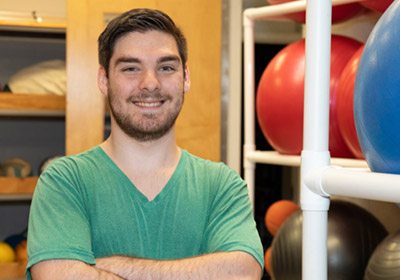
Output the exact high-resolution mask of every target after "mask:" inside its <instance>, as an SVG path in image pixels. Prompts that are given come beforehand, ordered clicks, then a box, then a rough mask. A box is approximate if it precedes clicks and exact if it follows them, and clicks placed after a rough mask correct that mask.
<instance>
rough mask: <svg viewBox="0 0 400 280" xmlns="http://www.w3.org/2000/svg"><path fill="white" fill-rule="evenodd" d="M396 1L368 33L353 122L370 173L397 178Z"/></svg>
mask: <svg viewBox="0 0 400 280" xmlns="http://www.w3.org/2000/svg"><path fill="white" fill-rule="evenodd" d="M399 22H400V1H395V2H393V4H392V5H391V6H390V7H389V8H388V9H387V10H386V12H385V13H384V14H383V15H382V16H381V18H380V19H379V21H378V23H377V24H376V25H375V27H374V29H373V30H372V32H371V34H370V36H369V38H368V41H367V43H366V44H365V48H364V51H363V54H362V56H361V59H360V63H359V65H358V71H357V76H356V81H355V86H354V120H355V125H356V130H357V136H358V140H359V142H360V146H361V149H362V152H363V154H364V157H365V159H366V161H367V163H368V166H369V167H370V169H371V170H372V171H374V172H385V173H395V174H400V149H399V146H400V76H399V65H400V51H399V46H400V28H399V26H400V25H399Z"/></svg>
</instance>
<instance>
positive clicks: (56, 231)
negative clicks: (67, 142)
mask: <svg viewBox="0 0 400 280" xmlns="http://www.w3.org/2000/svg"><path fill="white" fill-rule="evenodd" d="M54 165H56V166H58V167H59V168H58V169H56V168H54ZM65 167H66V166H65V162H63V161H62V160H61V161H58V162H55V163H53V164H52V165H51V166H50V167H49V168H47V169H46V170H45V172H44V173H43V174H42V175H41V177H40V179H39V181H38V184H37V186H36V189H35V192H34V195H33V199H32V204H31V210H30V216H29V226H28V265H27V277H28V279H30V271H29V269H30V267H32V266H33V265H34V264H36V263H38V262H40V261H43V260H49V259H74V260H80V261H83V262H86V263H88V264H94V263H95V259H94V256H93V254H92V250H91V238H90V225H89V220H88V217H87V214H86V211H85V205H84V202H83V199H82V194H81V193H80V190H79V187H78V186H79V184H78V183H77V182H76V181H77V180H76V177H74V176H71V174H68V173H69V172H68V169H66V168H65ZM60 170H64V171H62V172H61V171H60Z"/></svg>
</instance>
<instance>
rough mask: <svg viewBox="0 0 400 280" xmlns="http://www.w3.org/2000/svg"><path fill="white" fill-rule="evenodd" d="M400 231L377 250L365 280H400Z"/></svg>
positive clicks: (370, 262) (383, 242)
mask: <svg viewBox="0 0 400 280" xmlns="http://www.w3.org/2000/svg"><path fill="white" fill-rule="evenodd" d="M399 256H400V231H397V232H394V233H392V234H391V235H389V236H388V237H386V238H385V239H384V240H383V241H382V242H381V243H380V244H379V246H378V247H377V248H376V249H375V251H374V253H373V254H372V256H371V258H370V259H369V262H368V266H367V269H366V270H365V276H364V280H397V279H400V258H399Z"/></svg>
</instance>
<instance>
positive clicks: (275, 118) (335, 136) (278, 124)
mask: <svg viewBox="0 0 400 280" xmlns="http://www.w3.org/2000/svg"><path fill="white" fill-rule="evenodd" d="M331 42H332V44H331V78H330V116H329V118H330V124H329V150H330V153H331V156H333V157H350V158H352V157H353V155H352V153H351V152H350V150H349V148H347V145H346V144H345V142H344V140H343V138H342V135H341V133H340V130H339V127H338V124H337V116H336V91H337V85H338V80H339V78H340V75H341V73H342V70H343V68H344V67H345V65H346V63H347V61H348V60H349V59H350V57H351V56H352V55H353V54H354V53H355V52H356V51H357V50H358V48H359V47H360V46H361V43H360V42H358V41H355V40H353V39H350V38H347V37H344V36H339V35H333V36H332V40H331ZM304 54H305V40H304V39H302V40H299V41H296V42H294V43H292V44H289V45H288V46H286V47H285V48H283V49H282V50H281V51H280V52H279V53H278V54H277V55H276V56H275V57H274V58H273V59H272V60H271V61H270V63H269V64H268V65H267V67H266V68H265V70H264V73H263V74H262V76H261V79H260V82H259V84H258V89H257V99H256V109H257V118H258V122H259V124H260V128H261V131H262V132H263V134H264V136H265V138H266V139H267V141H268V142H269V144H270V145H271V146H272V147H273V148H274V149H275V150H276V151H278V152H279V153H281V154H291V155H299V154H300V152H301V150H302V148H303V111H304V110H303V104H304V101H303V99H304V68H305V55H304Z"/></svg>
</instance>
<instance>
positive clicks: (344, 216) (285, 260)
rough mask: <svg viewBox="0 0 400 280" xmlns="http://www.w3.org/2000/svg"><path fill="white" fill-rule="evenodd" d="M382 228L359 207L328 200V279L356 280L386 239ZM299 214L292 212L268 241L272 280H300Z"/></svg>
mask: <svg viewBox="0 0 400 280" xmlns="http://www.w3.org/2000/svg"><path fill="white" fill-rule="evenodd" d="M386 235H387V232H386V229H385V228H384V227H383V225H382V224H381V223H380V222H379V221H378V220H377V219H376V218H375V217H374V216H373V215H371V214H370V213H369V212H367V211H366V210H364V209H363V208H361V207H359V206H357V205H355V204H353V203H350V202H345V201H335V200H332V202H331V207H330V210H329V212H328V279H329V280H339V279H340V280H357V279H362V278H363V276H364V271H365V268H366V267H367V264H368V260H369V258H370V256H371V254H372V253H373V251H374V249H375V248H376V246H377V245H378V244H379V243H380V242H381V241H382V240H383V239H384V238H385V237H386ZM301 256H302V211H301V210H299V211H296V212H295V213H293V214H292V215H291V216H290V217H289V218H288V219H287V220H286V221H285V222H284V224H283V225H282V227H281V229H280V230H279V231H278V233H277V235H276V236H275V237H274V239H273V241H272V251H271V259H270V264H271V274H272V279H275V280H300V279H301V262H302V260H301Z"/></svg>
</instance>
